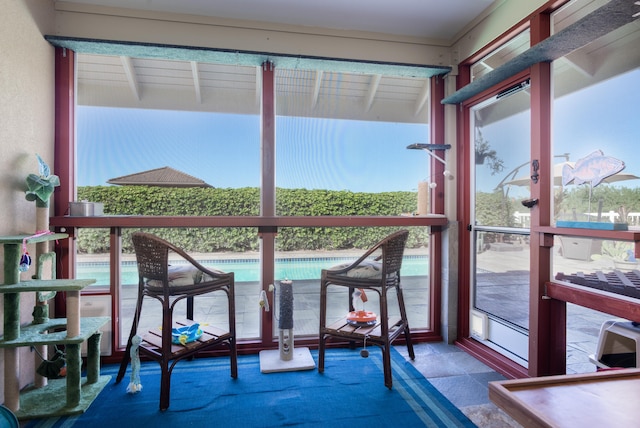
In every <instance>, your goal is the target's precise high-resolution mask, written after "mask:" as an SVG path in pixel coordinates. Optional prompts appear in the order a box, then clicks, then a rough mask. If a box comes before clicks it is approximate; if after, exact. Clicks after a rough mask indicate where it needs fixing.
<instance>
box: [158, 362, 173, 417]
mask: <svg viewBox="0 0 640 428" xmlns="http://www.w3.org/2000/svg"><path fill="white" fill-rule="evenodd" d="M170 394H171V372H170V371H169V361H168V360H167V359H165V357H164V356H163V357H162V361H160V410H167V409H168V408H169V401H170Z"/></svg>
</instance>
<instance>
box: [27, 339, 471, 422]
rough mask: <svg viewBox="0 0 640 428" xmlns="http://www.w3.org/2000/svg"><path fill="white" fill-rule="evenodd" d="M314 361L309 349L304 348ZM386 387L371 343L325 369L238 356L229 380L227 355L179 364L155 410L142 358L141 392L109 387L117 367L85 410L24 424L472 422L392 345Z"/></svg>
mask: <svg viewBox="0 0 640 428" xmlns="http://www.w3.org/2000/svg"><path fill="white" fill-rule="evenodd" d="M312 355H313V357H314V360H315V361H316V363H317V351H312ZM392 360H393V389H392V390H389V389H388V388H386V387H385V386H384V382H383V374H382V356H381V352H380V350H379V349H376V348H371V354H370V356H369V358H366V359H365V358H362V357H360V353H359V350H348V349H335V350H334V349H331V350H328V351H327V354H326V356H325V372H324V373H323V374H319V373H318V371H317V369H316V370H306V371H295V372H278V373H268V374H263V373H261V372H260V360H259V357H258V355H243V356H240V357H239V359H238V378H237V379H235V380H234V379H232V378H231V376H230V371H229V359H228V358H204V359H196V360H194V361H182V362H180V363H178V364H177V365H176V368H175V369H174V372H173V375H172V377H171V381H172V385H171V406H170V407H169V409H168V410H166V411H164V412H160V411H159V409H158V404H159V388H160V386H159V384H160V381H159V368H158V367H159V366H158V364H157V363H153V362H144V363H142V368H141V382H142V386H143V389H142V391H141V392H139V393H137V394H127V393H126V391H125V390H126V387H127V384H128V383H129V373H127V375H126V376H125V378H124V379H123V380H122V382H121V383H120V384H118V385H115V384H114V379H115V375H116V373H117V370H118V367H117V365H107V366H104V367H103V368H102V373H103V374H110V375H112V380H111V382H110V383H109V384H108V385H107V386H106V387H105V388H104V390H103V391H102V392H101V393H100V395H99V396H98V397H97V398H96V400H95V401H94V402H93V403H92V404H91V406H90V407H89V409H88V410H87V411H86V412H85V413H83V414H81V415H77V416H71V417H61V418H49V419H40V420H33V421H30V422H29V423H28V424H27V425H26V427H28V428H71V427H73V428H81V427H117V428H129V427H135V428H140V427H147V426H150V427H174V426H175V427H213V426H216V427H225V428H234V427H282V426H304V427H332V428H334V427H335V428H338V427H350V428H353V427H366V428H376V427H391V426H403V427H418V426H428V427H474V426H475V425H474V424H473V423H472V422H471V421H470V420H469V419H467V417H466V416H464V414H463V413H462V412H460V410H458V409H457V408H456V407H455V406H454V405H453V404H451V402H449V401H448V400H447V399H446V398H445V397H444V396H443V395H442V394H441V393H440V392H439V391H438V390H437V389H435V387H433V385H431V384H430V383H429V382H428V381H427V380H426V379H425V378H424V377H423V376H422V375H421V374H420V373H419V372H418V371H417V370H416V369H415V368H414V367H413V366H412V365H411V364H410V363H408V362H406V361H405V360H404V358H403V357H402V356H401V355H400V354H399V353H398V352H397V351H395V350H392Z"/></svg>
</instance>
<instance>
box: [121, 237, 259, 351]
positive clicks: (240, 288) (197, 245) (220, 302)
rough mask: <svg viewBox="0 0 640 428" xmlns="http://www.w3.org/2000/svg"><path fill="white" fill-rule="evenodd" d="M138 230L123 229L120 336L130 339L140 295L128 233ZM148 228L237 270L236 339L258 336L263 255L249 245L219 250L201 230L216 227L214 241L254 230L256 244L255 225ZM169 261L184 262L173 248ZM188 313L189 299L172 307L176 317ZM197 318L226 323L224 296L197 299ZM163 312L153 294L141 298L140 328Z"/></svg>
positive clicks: (208, 261)
mask: <svg viewBox="0 0 640 428" xmlns="http://www.w3.org/2000/svg"><path fill="white" fill-rule="evenodd" d="M134 231H135V230H133V229H127V230H125V231H123V243H122V256H121V266H120V270H121V288H120V293H119V294H120V310H119V313H120V338H121V341H122V343H120V345H122V346H124V345H126V343H125V342H126V340H127V338H128V337H129V331H130V329H131V323H132V316H133V313H134V309H135V304H136V298H137V296H138V269H137V265H136V257H135V252H134V250H133V244H132V243H131V239H130V235H131V233H133V232H134ZM145 231H146V232H149V233H153V234H156V235H158V236H160V237H162V238H164V239H166V240H167V241H169V242H171V243H173V244H175V245H176V246H178V247H180V248H182V249H184V250H185V251H186V252H187V253H188V254H189V255H191V256H192V257H194V258H195V259H196V260H197V261H198V262H199V263H201V264H202V265H204V266H205V267H208V268H212V269H218V270H222V271H224V272H233V273H234V277H235V297H236V298H235V304H236V333H237V336H238V339H255V338H258V337H259V336H260V315H261V314H260V307H259V305H258V296H259V295H260V280H259V278H260V258H259V254H258V252H257V251H252V250H251V249H250V248H248V249H247V250H246V251H242V252H229V251H222V250H221V251H216V250H212V249H211V246H210V245H205V244H204V242H203V239H205V238H204V237H203V236H202V235H199V234H201V233H203V232H205V233H206V232H207V231H214V232H215V233H216V236H217V238H216V239H215V240H216V241H220V242H225V241H229V240H232V237H237V236H238V235H239V234H246V235H247V236H252V237H253V240H254V241H255V245H254V246H255V247H256V248H257V246H258V242H257V241H258V237H257V231H256V230H255V229H253V228H228V229H227V228H214V229H206V230H203V229H148V230H145ZM169 259H170V264H172V265H179V264H184V263H186V262H185V261H184V260H183V259H182V258H180V257H179V256H176V255H175V254H170V255H169ZM184 317H186V304H185V301H182V302H179V303H178V304H177V305H176V309H175V310H174V318H176V319H180V318H184ZM194 320H195V321H197V322H200V323H209V324H212V325H220V326H222V327H225V326H226V325H227V323H228V318H227V308H226V299H225V298H223V297H222V295H216V293H213V294H212V295H211V296H204V297H202V298H200V299H199V298H196V299H195V306H194ZM161 321H162V312H161V306H160V303H159V302H158V301H157V300H155V299H153V298H150V297H145V301H144V304H143V316H142V317H141V320H140V326H139V328H138V331H139V332H144V331H145V329H149V328H154V327H157V326H159V325H160V324H161Z"/></svg>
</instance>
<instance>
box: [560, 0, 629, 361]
mask: <svg viewBox="0 0 640 428" xmlns="http://www.w3.org/2000/svg"><path fill="white" fill-rule="evenodd" d="M603 3H605V2H603V1H599V0H598V1H591V0H576V1H572V2H570V3H569V4H568V5H567V6H566V7H564V8H563V9H561V10H559V11H558V12H557V13H555V14H554V16H553V24H554V31H559V30H561V29H562V28H565V27H567V26H568V25H571V24H573V23H574V22H576V21H577V20H578V19H580V18H581V17H583V16H585V15H586V14H587V13H590V12H591V11H593V10H595V9H596V8H597V7H599V6H601V5H602V4H603ZM639 37H640V30H639V28H638V26H637V23H632V24H629V25H626V26H623V27H621V28H619V29H617V30H615V31H612V32H611V33H609V34H607V35H605V36H603V37H601V38H600V39H597V40H595V41H593V42H591V43H589V44H588V45H586V46H584V47H582V48H580V49H577V50H575V51H573V52H571V53H570V54H568V55H566V56H565V57H563V58H560V59H558V60H556V61H554V62H553V79H552V81H553V92H554V101H553V109H552V112H553V116H552V123H553V153H554V155H556V156H558V155H562V156H565V157H566V158H565V159H562V158H556V159H555V168H554V178H553V185H554V187H553V191H554V201H553V202H554V211H553V213H554V221H555V224H556V225H559V224H562V225H567V224H569V225H571V224H572V223H575V222H586V223H591V224H590V225H587V226H589V227H594V228H595V227H620V225H619V224H625V223H626V224H627V225H628V226H627V227H628V228H629V229H637V228H638V227H640V222H638V218H640V180H638V178H637V177H640V163H639V162H638V161H637V159H638V157H637V156H636V155H635V153H634V151H633V150H634V149H633V148H634V147H635V146H636V145H637V141H638V139H639V138H640V128H638V126H637V123H638V120H637V118H638V117H639V114H640V107H639V106H638V99H639V97H640V88H639V87H638V84H637V82H638V80H639V79H640V49H639V48H638V46H640V45H639V44H638V38H639ZM594 154H595V155H594ZM590 155H591V156H592V158H591V159H592V160H599V162H591V165H587V162H586V161H583V162H582V163H580V161H581V160H586V159H587V158H588V157H589V156H590ZM606 158H614V159H617V160H620V161H623V162H624V164H625V168H624V169H623V170H621V171H620V172H618V173H616V174H614V175H613V176H611V177H610V178H608V179H606V180H605V181H604V182H601V183H599V184H597V183H596V182H595V181H593V179H594V178H595V175H597V174H586V175H581V177H582V178H581V179H578V180H576V179H575V177H577V176H578V174H582V173H583V172H584V170H585V167H586V166H593V167H595V168H600V167H601V166H602V165H604V159H606ZM563 170H564V174H563ZM579 171H581V172H580V173H579ZM594 171H596V170H595V169H594ZM596 172H597V171H596ZM563 176H564V179H563ZM594 184H596V185H594ZM559 222H564V223H559ZM595 223H600V225H596V224H595ZM613 223H619V224H618V225H614V224H613ZM577 225H578V226H579V225H580V223H578V224H577ZM583 227H584V226H583ZM632 249H633V245H632V243H631V242H625V241H617V240H602V239H592V238H588V237H574V236H556V237H555V241H554V248H553V260H552V262H553V276H554V278H556V279H559V280H569V281H571V282H574V283H576V284H578V285H582V286H585V287H590V286H596V287H599V288H601V289H606V290H607V291H610V292H614V293H615V292H618V293H621V294H624V293H625V292H628V291H629V290H630V288H628V287H624V282H625V281H624V280H623V277H625V276H627V275H628V274H629V269H637V262H635V261H633V260H632V259H633V258H634V257H633V252H632ZM612 276H614V277H617V278H615V279H614V280H613V281H609V280H608V279H611V278H612ZM631 288H633V287H631ZM568 309H569V310H568V311H567V357H568V358H567V365H568V372H589V371H593V370H594V367H595V366H594V364H593V362H592V361H590V359H589V356H590V355H593V354H595V351H596V345H597V341H598V335H599V329H600V326H601V325H602V323H603V322H604V321H606V320H608V319H611V318H615V317H613V316H611V315H607V314H602V313H599V312H595V311H590V310H585V309H584V308H573V309H572V307H571V305H569V307H568ZM571 364H573V365H574V366H575V369H573V370H571V369H569V367H570V365H571Z"/></svg>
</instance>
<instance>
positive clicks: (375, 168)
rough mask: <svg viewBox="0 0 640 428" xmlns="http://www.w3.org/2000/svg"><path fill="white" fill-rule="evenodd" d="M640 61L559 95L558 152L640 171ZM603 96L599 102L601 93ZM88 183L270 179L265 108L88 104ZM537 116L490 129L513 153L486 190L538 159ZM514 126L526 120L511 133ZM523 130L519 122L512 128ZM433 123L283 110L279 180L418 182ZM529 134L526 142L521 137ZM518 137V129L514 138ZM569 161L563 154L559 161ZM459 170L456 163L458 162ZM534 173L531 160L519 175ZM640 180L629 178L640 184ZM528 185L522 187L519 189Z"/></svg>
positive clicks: (338, 186)
mask: <svg viewBox="0 0 640 428" xmlns="http://www.w3.org/2000/svg"><path fill="white" fill-rule="evenodd" d="M638 81H640V70H634V71H632V72H629V73H626V74H624V75H622V76H618V77H616V78H615V79H610V80H605V81H604V82H602V83H600V84H598V85H595V86H591V87H588V88H586V89H583V90H580V91H577V92H574V93H572V94H571V95H570V96H568V97H563V98H559V99H558V100H556V102H555V103H554V106H553V108H554V117H553V123H554V135H553V138H554V142H555V150H554V154H561V153H565V152H569V153H570V154H571V157H570V160H571V161H576V160H578V159H580V158H582V157H584V156H586V155H588V154H589V153H591V152H592V151H594V150H596V149H602V150H603V151H604V153H605V155H607V156H613V157H616V158H618V159H622V160H624V161H625V163H626V165H627V167H626V169H625V172H626V173H630V174H635V175H638V176H640V157H639V156H636V155H635V152H633V151H632V150H630V149H631V148H634V147H636V146H637V145H638V135H639V131H638V126H637V123H638V108H637V106H638V99H640V91H639V89H638V88H639V86H638V84H637V82H638ZM594 100H597V102H594ZM77 112H78V113H77V114H78V117H77V119H78V120H77V124H78V130H77V139H78V151H77V158H78V165H79V167H78V185H80V186H86V185H92V186H95V185H106V182H107V180H109V179H111V178H115V177H119V176H123V175H128V174H133V173H137V172H142V171H146V170H149V169H154V168H160V167H164V166H170V167H172V168H175V169H177V170H180V171H183V172H185V173H187V174H190V175H193V176H195V177H197V178H200V179H202V180H204V181H205V182H207V183H209V184H211V185H213V186H215V187H222V188H226V187H230V188H237V187H257V186H259V182H260V122H259V117H258V116H250V115H232V114H214V113H199V112H183V111H167V110H139V109H114V108H101V107H78V109H77ZM528 120H529V118H528V115H524V114H520V115H516V116H515V117H511V118H510V119H509V124H508V125H507V124H506V123H501V122H496V123H494V124H490V125H487V126H486V127H484V128H483V135H484V137H485V139H486V140H488V141H489V143H490V144H491V145H492V147H493V148H496V149H497V150H498V151H499V153H501V156H502V157H503V158H504V160H505V169H504V171H503V172H502V173H499V174H495V175H493V176H488V173H486V172H485V173H486V175H485V178H484V179H483V180H482V182H480V183H479V185H480V190H482V191H489V192H490V191H492V190H493V188H495V185H496V184H497V183H499V182H500V180H501V179H503V178H504V175H505V174H507V172H509V171H510V170H511V169H512V168H514V167H515V166H517V165H519V164H521V163H523V162H527V161H528V160H529V148H528V141H529V130H528V129H529V128H528V125H527V123H526V122H527V121H528ZM505 126H509V127H516V129H518V130H516V131H515V132H505V130H504V128H503V127H505ZM512 129H513V128H512ZM428 134H429V128H428V126H426V125H415V124H413V125H411V124H397V123H386V122H360V121H348V120H323V119H309V118H292V117H278V119H277V131H276V141H277V147H278V149H277V153H276V185H277V186H278V187H283V188H307V189H328V190H351V191H356V192H383V191H398V190H414V191H415V190H416V189H417V185H418V182H419V181H425V180H426V181H431V178H432V177H431V176H430V174H431V173H430V171H429V168H428V165H429V159H428V156H427V154H426V153H424V152H420V151H416V150H407V149H406V146H407V145H409V144H412V143H417V142H421V143H426V142H429V141H428V137H429V135H428ZM513 135H521V141H514V140H512V139H511V138H512V136H513ZM507 137H508V138H507ZM559 161H561V160H559V159H558V162H559ZM448 168H449V169H451V170H453V166H448ZM523 174H528V168H525V169H523V170H521V171H520V173H519V174H518V175H523ZM639 181H640V180H634V181H628V182H621V183H619V185H624V186H628V187H635V186H638V185H639V183H638V182H639ZM516 192H518V193H519V194H520V193H525V194H526V192H527V190H526V188H523V189H513V190H512V194H514V193H516Z"/></svg>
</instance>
